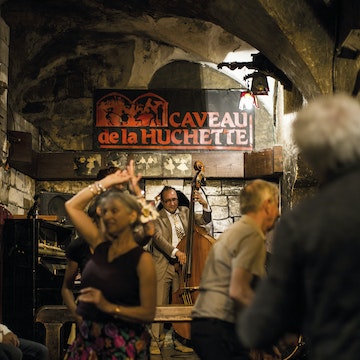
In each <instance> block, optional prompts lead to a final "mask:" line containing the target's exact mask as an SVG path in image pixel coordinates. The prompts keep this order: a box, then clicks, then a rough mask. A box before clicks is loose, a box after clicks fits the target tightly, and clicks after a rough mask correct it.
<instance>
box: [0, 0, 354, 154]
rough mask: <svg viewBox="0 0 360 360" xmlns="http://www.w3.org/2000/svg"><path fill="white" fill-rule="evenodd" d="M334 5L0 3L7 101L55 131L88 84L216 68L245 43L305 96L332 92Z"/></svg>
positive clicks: (258, 1)
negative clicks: (5, 29) (174, 66)
mask: <svg viewBox="0 0 360 360" xmlns="http://www.w3.org/2000/svg"><path fill="white" fill-rule="evenodd" d="M337 6H338V1H330V0H328V1H322V0H316V1H311V0H308V1H306V0H294V1H291V2H289V1H288V0H276V1H275V0H272V1H266V0H241V1H239V0H229V1H223V0H212V1H209V0H197V1H193V0H172V1H169V0H132V1H131V0H104V1H100V0H78V1H74V0H61V1H59V0H44V1H38V0H11V1H10V0H9V1H6V0H5V1H2V4H1V16H2V17H3V18H4V20H5V22H6V23H7V24H8V25H9V27H10V30H11V34H10V63H9V93H8V95H9V104H10V106H11V107H12V111H13V112H17V113H20V114H22V115H23V116H24V118H26V119H28V120H29V121H31V122H32V123H34V125H35V126H38V127H40V128H42V129H45V128H46V126H48V127H53V128H57V129H59V128H61V122H62V121H64V118H69V114H71V113H74V112H75V113H83V118H84V117H85V118H90V119H91V114H90V111H89V108H91V94H92V91H93V89H95V88H98V87H108V88H111V87H116V88H121V87H124V86H132V87H139V86H140V87H141V86H144V84H148V83H149V82H150V80H151V76H152V75H153V73H154V68H155V69H159V68H161V67H162V66H164V65H166V64H167V63H170V62H172V61H175V60H186V61H192V62H195V63H201V62H207V63H211V64H214V65H215V66H216V64H217V63H220V62H222V61H223V60H224V57H225V56H226V54H227V53H228V52H230V51H241V50H248V49H252V48H255V49H257V50H259V51H260V52H261V53H262V54H263V55H264V56H266V57H267V58H268V59H269V60H270V61H271V62H272V63H273V64H274V65H275V66H276V67H277V68H279V69H280V70H281V71H283V72H284V73H285V74H286V76H287V77H288V78H289V79H290V80H291V81H292V83H293V84H294V86H295V87H296V88H297V89H299V90H300V92H301V93H302V94H303V95H304V96H305V97H307V98H309V97H311V96H314V95H316V94H320V93H324V92H331V91H333V88H334V83H335V82H336V81H337V80H336V79H335V77H336V74H335V73H334V57H333V53H334V47H335V43H336V32H335V31H336V28H335V26H334V19H337V17H336V16H337V13H336V10H337V9H338V7H337ZM140 42H141V45H140ZM249 44H250V45H249ZM140 46H141V48H142V51H141V52H142V57H141V58H136V57H134V55H133V54H134V53H136V48H137V47H140ZM154 52H157V53H158V56H157V57H156V58H155V57H153V55H152V54H153V53H154ZM239 61H241V59H239ZM344 67H346V68H347V69H348V70H349V69H350V70H353V71H357V68H356V67H357V62H354V61H353V59H351V60H344V64H343V65H342V67H340V70H339V71H338V74H339V76H338V77H339V78H343V77H344V76H343V75H344V71H342V70H341V69H342V68H344ZM150 68H151V71H150ZM147 77H148V78H147ZM345 77H346V76H345ZM84 79H86V80H84ZM338 82H339V87H340V88H344V87H346V86H348V88H349V89H351V88H352V86H353V83H352V84H347V85H344V84H343V83H342V80H338ZM349 89H346V88H345V89H344V90H347V91H348V90H349ZM71 99H81V101H73V100H71ZM84 99H86V100H85V101H84ZM89 101H90V106H89ZM60 103H61V106H60V105H59V104H60ZM66 112H68V114H67V113H66ZM83 118H82V119H81V118H78V117H77V118H75V119H73V121H74V123H73V129H72V131H73V132H74V133H78V134H79V133H81V130H80V131H79V129H80V127H81V126H89V125H90V123H89V119H88V120H87V121H86V120H85V121H84V119H83ZM46 124H47V125H46ZM84 124H85V125H84ZM90 126H91V125H90ZM76 129H78V130H76ZM53 132H56V131H55V130H53ZM85 147H86V146H85ZM70 148H71V146H70Z"/></svg>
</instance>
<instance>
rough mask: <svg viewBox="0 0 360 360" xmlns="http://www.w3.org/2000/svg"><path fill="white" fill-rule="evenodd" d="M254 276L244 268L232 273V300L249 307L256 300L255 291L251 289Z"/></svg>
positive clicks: (230, 291)
mask: <svg viewBox="0 0 360 360" xmlns="http://www.w3.org/2000/svg"><path fill="white" fill-rule="evenodd" d="M252 279H253V275H252V274H251V273H250V272H249V271H247V270H245V269H242V268H234V269H233V270H232V272H231V279H230V286H229V296H230V298H231V299H232V300H234V301H236V302H237V303H240V304H242V305H245V306H248V305H250V303H251V302H252V300H253V298H254V291H253V290H252V288H251V281H252Z"/></svg>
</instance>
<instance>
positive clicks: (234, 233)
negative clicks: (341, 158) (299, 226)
mask: <svg viewBox="0 0 360 360" xmlns="http://www.w3.org/2000/svg"><path fill="white" fill-rule="evenodd" d="M240 209H241V213H242V214H243V216H242V217H241V219H240V220H239V221H237V222H236V223H234V224H233V225H232V226H231V227H230V228H229V229H228V230H227V231H226V232H224V233H223V234H222V236H221V237H220V238H219V240H218V241H217V242H216V243H215V244H214V245H213V247H212V249H211V251H210V254H209V256H208V259H207V262H206V265H205V268H204V270H203V273H202V276H201V282H200V292H199V296H198V298H197V300H196V303H195V305H194V310H193V312H192V317H193V321H192V326H191V341H192V344H193V346H194V349H195V351H196V353H197V354H198V355H199V357H200V358H201V359H202V360H212V359H214V360H218V359H227V360H231V359H237V360H239V359H246V360H248V359H250V355H249V349H247V348H245V347H244V346H243V345H242V344H241V342H240V341H239V339H238V337H237V335H236V332H235V323H236V317H237V314H238V311H239V310H240V309H241V308H242V307H243V306H246V305H249V304H250V302H251V300H252V298H253V296H254V290H253V283H254V280H255V279H256V278H261V277H263V276H264V275H265V259H266V245H265V234H266V232H267V231H268V230H270V229H271V228H272V227H273V225H274V223H275V220H276V219H277V218H278V216H279V192H278V187H277V185H275V184H273V183H270V182H267V181H264V180H254V181H252V182H251V183H249V184H248V185H246V186H245V187H244V189H242V191H241V193H240Z"/></svg>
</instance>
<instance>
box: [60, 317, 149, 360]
mask: <svg viewBox="0 0 360 360" xmlns="http://www.w3.org/2000/svg"><path fill="white" fill-rule="evenodd" d="M149 346H150V335H149V332H148V330H147V328H146V327H145V326H144V325H137V324H130V323H124V322H122V323H115V322H110V323H105V324H101V323H97V322H93V321H83V323H82V324H81V326H80V329H79V332H78V334H77V337H76V339H75V340H74V341H73V343H72V344H71V345H69V348H68V350H67V352H66V354H65V357H64V360H116V359H121V360H148V359H150V355H149Z"/></svg>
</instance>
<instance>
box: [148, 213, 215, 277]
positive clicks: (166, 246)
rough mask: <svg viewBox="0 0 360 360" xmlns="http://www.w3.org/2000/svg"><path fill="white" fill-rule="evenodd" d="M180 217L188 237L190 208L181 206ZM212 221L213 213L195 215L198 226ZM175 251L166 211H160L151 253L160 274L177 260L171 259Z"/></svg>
mask: <svg viewBox="0 0 360 360" xmlns="http://www.w3.org/2000/svg"><path fill="white" fill-rule="evenodd" d="M178 209H179V217H180V220H181V223H182V225H183V228H184V231H185V234H186V235H188V229H189V208H188V207H186V206H179V208H178ZM210 221H211V212H210V211H203V213H202V214H201V215H200V214H195V223H196V224H197V225H200V226H201V225H206V224H208V223H209V222H210ZM173 250H174V246H173V245H172V228H171V223H170V220H169V218H168V215H167V213H166V210H165V209H161V210H160V211H159V217H158V218H157V219H156V220H155V234H154V236H153V238H152V243H151V247H150V251H151V252H152V254H153V259H154V261H155V267H156V270H157V272H158V273H162V272H164V271H165V270H166V267H167V266H168V265H169V262H171V263H173V262H174V260H175V259H173V258H171V253H172V252H173Z"/></svg>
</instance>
